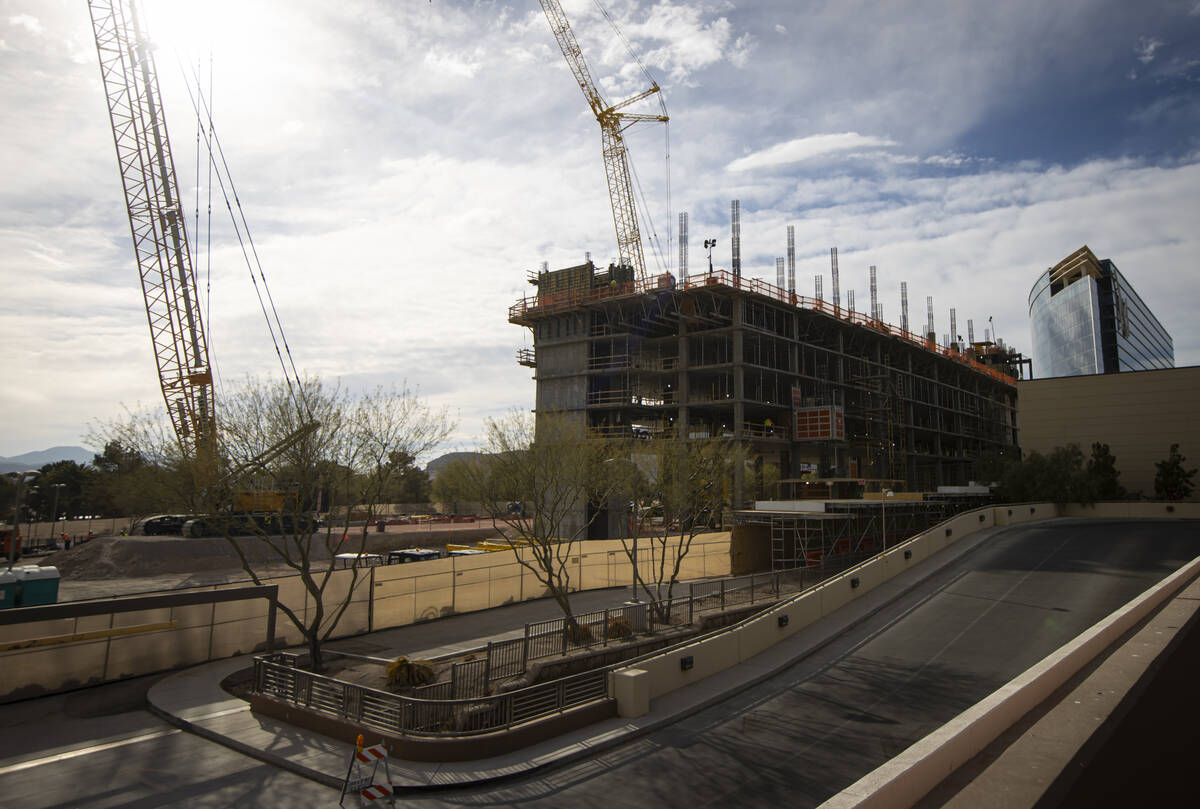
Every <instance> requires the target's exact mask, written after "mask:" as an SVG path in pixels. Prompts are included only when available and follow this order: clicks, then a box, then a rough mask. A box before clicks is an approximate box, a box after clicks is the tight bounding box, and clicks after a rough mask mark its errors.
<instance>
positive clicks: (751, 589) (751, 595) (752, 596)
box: [750, 573, 754, 604]
mask: <svg viewBox="0 0 1200 809" xmlns="http://www.w3.org/2000/svg"><path fill="white" fill-rule="evenodd" d="M750 603H751V604H753V603H754V574H753V573H751V574H750Z"/></svg>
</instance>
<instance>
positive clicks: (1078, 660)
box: [821, 513, 1200, 809]
mask: <svg viewBox="0 0 1200 809" xmlns="http://www.w3.org/2000/svg"><path fill="white" fill-rule="evenodd" d="M1114 516H1121V517H1124V516H1127V515H1126V514H1124V513H1122V514H1119V515H1114ZM1197 575H1200V557H1197V558H1196V559H1193V560H1192V561H1191V562H1189V563H1188V564H1187V565H1185V566H1184V567H1182V568H1180V569H1179V570H1177V571H1176V572H1175V573H1173V574H1171V575H1170V576H1168V577H1167V578H1165V579H1163V580H1162V581H1161V582H1159V583H1158V584H1157V585H1155V586H1154V587H1151V588H1150V589H1149V590H1147V591H1146V592H1144V593H1142V594H1141V595H1139V596H1137V597H1136V598H1134V599H1133V600H1131V601H1129V602H1128V603H1127V604H1126V605H1125V606H1123V607H1121V608H1120V609H1118V610H1117V611H1116V612H1114V613H1112V614H1111V615H1109V616H1108V617H1107V618H1104V619H1102V620H1101V621H1099V622H1098V623H1096V624H1094V625H1093V626H1092V627H1091V628H1089V629H1087V630H1085V631H1084V632H1083V633H1081V634H1080V635H1079V636H1077V637H1076V638H1075V639H1074V640H1072V641H1070V642H1069V643H1067V644H1065V645H1064V646H1062V647H1060V648H1059V649H1058V650H1056V651H1054V652H1052V653H1051V654H1050V655H1048V656H1046V657H1045V658H1043V659H1042V660H1041V661H1039V662H1038V663H1036V664H1034V665H1033V666H1032V667H1030V668H1029V669H1027V670H1026V671H1025V672H1023V673H1022V674H1020V675H1018V676H1017V677H1016V678H1014V679H1013V680H1011V681H1009V682H1008V683H1006V684H1005V685H1004V686H1002V687H1001V688H999V689H998V690H996V691H995V692H993V693H992V694H991V695H989V696H988V697H986V698H985V699H983V700H982V701H980V702H978V703H976V704H975V705H973V706H972V707H970V708H968V709H967V710H965V711H963V712H962V713H961V714H959V715H958V716H957V717H955V718H954V719H952V720H950V721H949V722H947V723H946V724H945V725H943V726H942V727H940V728H938V729H937V730H935V731H934V732H933V733H930V734H929V735H928V736H926V737H925V738H923V739H921V740H920V741H918V742H916V743H915V744H913V745H912V746H910V747H909V748H908V749H906V750H905V751H904V752H902V753H901V754H900V755H898V756H896V757H895V758H893V759H891V760H890V761H888V762H887V763H885V764H883V765H881V766H879V767H877V768H876V769H875V770H873V771H872V772H870V773H868V774H867V775H865V776H863V777H862V778H861V779H859V780H858V781H857V782H855V783H854V784H852V785H851V786H849V787H847V788H846V789H844V790H843V791H842V792H839V793H838V794H837V795H835V796H833V797H832V798H830V799H829V800H827V801H825V802H824V803H823V804H821V809H851V807H854V809H900V808H901V807H909V806H912V805H913V804H914V803H916V802H917V801H919V800H920V799H921V798H923V797H924V796H925V795H926V794H928V793H929V791H930V790H932V789H933V788H934V787H935V786H937V785H938V784H939V783H941V782H942V781H943V780H944V779H945V778H946V777H948V776H949V775H950V774H951V773H953V772H954V771H955V770H957V769H958V768H959V767H961V766H962V765H963V764H965V763H967V762H968V761H970V760H971V759H972V758H973V757H974V756H976V755H977V754H978V753H979V752H981V751H982V750H983V749H984V748H985V747H987V746H988V745H989V744H991V743H992V742H993V741H995V739H996V738H997V737H999V736H1000V734H1002V733H1003V732H1004V731H1006V730H1008V728H1010V727H1012V726H1013V725H1014V724H1015V723H1016V722H1017V721H1018V720H1020V719H1021V717H1023V716H1025V714H1027V713H1028V712H1029V711H1030V710H1032V709H1033V708H1035V707H1036V706H1037V705H1039V704H1040V703H1041V702H1043V701H1044V700H1045V699H1046V698H1047V697H1049V696H1050V695H1051V694H1052V693H1053V692H1054V691H1055V689H1057V688H1059V687H1060V686H1061V685H1062V684H1063V683H1065V682H1066V681H1067V680H1069V679H1070V678H1071V677H1073V676H1074V675H1075V674H1076V673H1077V672H1078V671H1079V670H1080V669H1082V668H1083V667H1084V666H1086V665H1087V664H1088V663H1090V662H1091V661H1092V660H1093V659H1095V658H1096V656H1097V655H1099V654H1100V653H1101V652H1103V651H1104V650H1105V649H1107V648H1108V647H1109V646H1111V645H1112V644H1113V643H1114V642H1115V641H1116V640H1117V639H1118V638H1119V637H1121V636H1122V635H1123V634H1125V633H1126V632H1127V631H1129V630H1130V629H1131V628H1132V627H1133V626H1135V625H1136V624H1137V623H1138V622H1139V621H1141V620H1142V619H1143V618H1145V617H1146V616H1147V615H1149V614H1150V613H1151V612H1152V611H1153V610H1155V609H1156V608H1158V607H1159V606H1160V605H1161V604H1163V602H1165V601H1166V600H1167V599H1168V598H1170V597H1171V596H1172V595H1174V594H1175V593H1177V592H1179V590H1181V589H1182V588H1183V587H1184V586H1185V585H1186V584H1187V583H1188V582H1190V581H1191V580H1192V579H1194V578H1195V577H1196V576H1197Z"/></svg>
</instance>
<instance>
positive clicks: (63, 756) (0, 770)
mask: <svg viewBox="0 0 1200 809" xmlns="http://www.w3.org/2000/svg"><path fill="white" fill-rule="evenodd" d="M181 732H182V731H181V730H180V729H179V728H169V729H167V730H156V731H154V732H153V733H143V734H142V735H141V736H132V737H130V738H128V739H120V740H118V741H115V742H107V743H105V744H94V745H92V746H91V747H80V748H79V749H77V750H68V751H67V752H65V753H58V754H56V755H53V756H45V757H44V758H35V759H31V760H29V761H22V762H20V763H19V764H10V765H8V766H7V767H0V775H8V774H9V773H14V772H21V771H22V770H31V769H33V768H34V767H41V766H42V765H43V764H54V763H55V762H59V761H66V760H68V759H72V758H79V757H80V756H87V755H91V754H92V753H99V752H101V751H103V750H112V749H113V748H116V747H125V746H126V745H130V744H139V743H141V742H148V741H150V740H151V739H161V738H162V737H163V736H170V735H171V734H173V733H181Z"/></svg>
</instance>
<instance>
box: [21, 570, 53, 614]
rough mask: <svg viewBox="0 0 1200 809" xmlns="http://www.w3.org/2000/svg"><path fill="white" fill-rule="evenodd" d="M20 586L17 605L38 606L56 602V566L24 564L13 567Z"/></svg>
mask: <svg viewBox="0 0 1200 809" xmlns="http://www.w3.org/2000/svg"><path fill="white" fill-rule="evenodd" d="M13 572H14V573H16V574H17V581H18V583H19V584H20V586H21V595H20V598H19V606H22V607H38V606H41V605H43V604H57V603H58V580H59V575H58V568H56V567H53V566H46V567H39V566H37V565H25V566H24V567H17V568H13Z"/></svg>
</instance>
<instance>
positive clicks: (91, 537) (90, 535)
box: [84, 531, 96, 542]
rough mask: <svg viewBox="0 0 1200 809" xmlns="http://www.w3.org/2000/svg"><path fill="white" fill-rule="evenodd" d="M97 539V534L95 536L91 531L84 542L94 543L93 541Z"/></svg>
mask: <svg viewBox="0 0 1200 809" xmlns="http://www.w3.org/2000/svg"><path fill="white" fill-rule="evenodd" d="M95 538H96V535H95V534H93V533H92V532H91V531H88V532H87V539H85V540H84V542H91V541H92V540H93V539H95Z"/></svg>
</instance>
